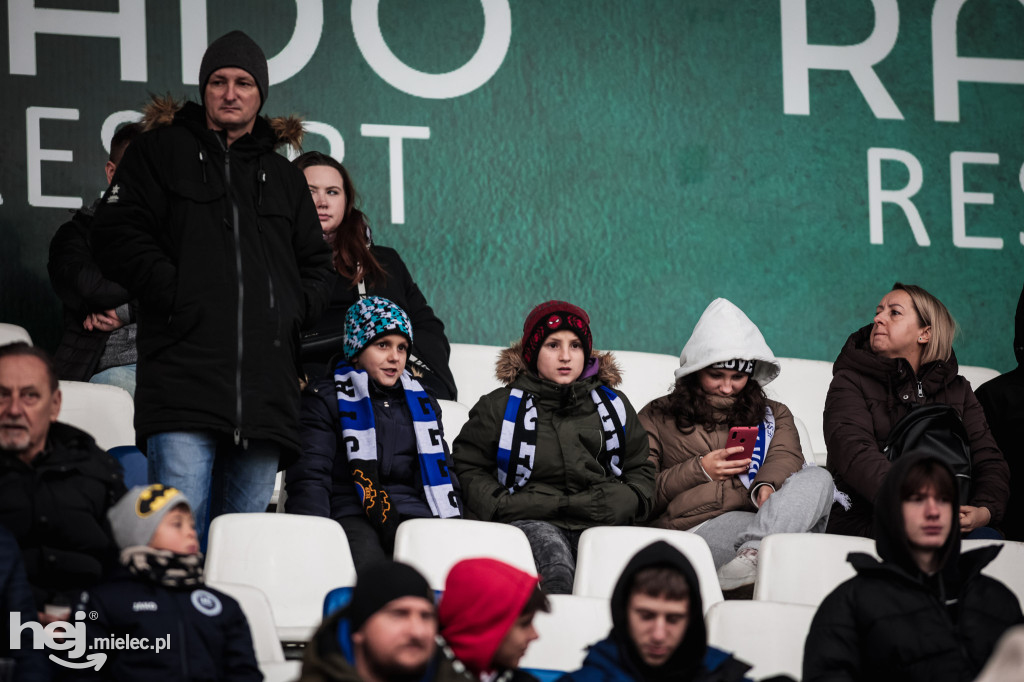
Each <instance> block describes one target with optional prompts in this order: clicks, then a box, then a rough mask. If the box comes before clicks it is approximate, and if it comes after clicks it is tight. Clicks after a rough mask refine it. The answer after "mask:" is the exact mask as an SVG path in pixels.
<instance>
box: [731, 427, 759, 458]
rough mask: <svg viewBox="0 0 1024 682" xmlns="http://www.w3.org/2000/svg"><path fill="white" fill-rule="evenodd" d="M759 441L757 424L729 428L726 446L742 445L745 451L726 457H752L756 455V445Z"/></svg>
mask: <svg viewBox="0 0 1024 682" xmlns="http://www.w3.org/2000/svg"><path fill="white" fill-rule="evenodd" d="M756 443H757V427H756V426H733V427H731V428H730V429H729V440H728V441H727V442H726V444H725V447H727V448H735V447H742V448H743V452H737V453H736V454H734V455H729V456H728V457H726V459H727V460H729V461H732V460H737V459H751V458H752V457H753V456H754V445H755V444H756Z"/></svg>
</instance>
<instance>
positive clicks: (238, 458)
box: [146, 431, 282, 552]
mask: <svg viewBox="0 0 1024 682" xmlns="http://www.w3.org/2000/svg"><path fill="white" fill-rule="evenodd" d="M146 445H147V450H148V452H147V465H148V469H149V482H150V483H163V484H164V485H167V486H172V487H174V488H177V489H178V490H180V491H181V492H183V493H185V497H187V498H188V501H189V503H190V504H191V505H192V513H193V514H194V515H195V521H196V533H197V535H198V536H199V544H200V546H201V548H202V551H203V552H205V551H206V536H207V531H208V530H209V527H210V521H212V520H213V519H214V518H216V517H218V516H220V515H221V514H230V513H236V512H262V511H266V509H267V505H268V504H270V498H271V496H272V495H273V494H274V479H275V477H276V476H277V464H278V460H279V459H280V456H281V450H282V448H281V446H280V445H278V444H277V443H274V442H273V441H269V440H249V441H243V442H242V444H239V445H235V442H234V439H233V438H232V437H231V436H228V435H226V434H220V433H215V432H213V431H168V432H166V433H158V434H156V435H155V436H150V437H149V440H148V441H147V442H146Z"/></svg>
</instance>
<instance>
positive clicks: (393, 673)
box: [300, 561, 454, 682]
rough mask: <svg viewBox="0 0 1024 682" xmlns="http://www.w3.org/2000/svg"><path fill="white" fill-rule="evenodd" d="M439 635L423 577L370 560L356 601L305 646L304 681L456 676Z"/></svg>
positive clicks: (362, 572) (326, 622) (358, 581)
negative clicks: (441, 648)
mask: <svg viewBox="0 0 1024 682" xmlns="http://www.w3.org/2000/svg"><path fill="white" fill-rule="evenodd" d="M436 635H437V609H436V608H435V607H434V593H433V591H431V589H430V586H429V585H427V581H426V580H425V579H424V578H423V576H422V575H420V574H419V573H418V572H417V571H416V569H414V568H412V567H411V566H407V565H406V564H401V563H398V562H395V561H381V562H377V563H374V564H370V565H368V566H366V567H364V568H363V569H362V570H360V571H359V572H358V575H357V577H356V586H355V588H354V589H353V590H352V600H351V601H350V602H349V603H348V605H347V606H345V607H344V608H342V609H339V610H338V611H337V612H335V613H334V614H333V615H331V616H328V617H327V618H326V619H325V620H324V623H323V625H322V626H320V629H319V630H317V632H316V634H315V635H313V639H311V640H310V642H309V644H308V645H307V646H306V650H305V654H304V657H303V661H302V677H301V678H300V682H320V681H326V680H363V681H364V682H398V681H399V680H403V681H405V680H433V679H436V678H438V677H442V678H445V679H454V677H453V676H452V675H451V671H452V668H451V665H452V662H451V661H449V660H448V659H447V658H445V657H444V656H437V655H436V654H437V646H436V643H435V637H436ZM442 669H443V670H444V671H445V672H444V674H439V673H440V671H441V670H442Z"/></svg>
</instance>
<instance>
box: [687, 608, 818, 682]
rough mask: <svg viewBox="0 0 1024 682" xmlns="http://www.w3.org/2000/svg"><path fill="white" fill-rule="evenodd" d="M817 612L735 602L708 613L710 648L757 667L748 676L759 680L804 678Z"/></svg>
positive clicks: (712, 609) (810, 609) (808, 609)
mask: <svg viewBox="0 0 1024 682" xmlns="http://www.w3.org/2000/svg"><path fill="white" fill-rule="evenodd" d="M816 611H817V609H816V608H815V607H813V606H807V605H805V604H780V603H777V602H768V601H747V600H744V599H734V600H730V601H723V602H719V603H717V604H715V605H714V606H712V607H711V610H710V611H709V612H708V615H707V618H705V621H706V622H707V628H708V644H710V645H711V646H714V647H718V648H719V649H722V650H723V651H728V652H729V653H731V654H733V655H734V656H736V658H738V659H740V660H741V661H744V662H745V663H749V664H750V665H752V666H754V667H753V668H752V669H751V670H750V671H749V672H748V673H747V676H748V677H750V678H752V679H755V680H758V679H762V678H765V677H771V676H774V675H789V676H790V677H792V678H793V679H795V680H799V679H800V676H801V675H802V674H803V660H804V641H805V640H806V639H807V633H808V632H809V631H810V629H811V621H812V620H813V619H814V613H815V612H816Z"/></svg>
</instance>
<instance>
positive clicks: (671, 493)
mask: <svg viewBox="0 0 1024 682" xmlns="http://www.w3.org/2000/svg"><path fill="white" fill-rule="evenodd" d="M679 365H680V366H679V369H677V370H676V371H675V376H676V385H675V389H674V390H673V391H672V393H670V394H669V395H667V396H664V397H662V398H658V399H657V400H655V401H653V402H651V403H650V404H649V405H647V406H646V407H644V409H643V410H641V411H640V415H639V417H640V422H641V423H642V424H643V426H644V428H645V429H647V432H648V434H649V436H650V445H651V459H652V460H653V461H654V462H655V465H656V466H657V468H658V473H657V478H656V479H655V494H656V502H655V520H654V525H655V526H659V527H662V528H674V529H678V530H692V531H693V532H695V533H697V534H698V535H700V536H701V537H703V538H704V539H705V540H706V541H707V543H708V545H709V546H710V547H711V553H712V556H713V557H714V560H715V566H717V567H718V569H719V570H718V577H719V580H720V582H721V583H722V589H723V590H732V589H736V588H739V587H743V586H746V585H750V584H752V583H753V582H754V578H755V577H756V575H757V549H758V547H759V545H760V543H761V538H763V537H764V536H765V535H768V534H769V533H802V532H808V531H813V532H823V531H824V530H825V524H826V523H827V522H828V514H829V509H830V508H831V504H832V493H833V485H832V477H831V476H830V475H829V473H828V472H827V471H826V470H825V469H823V468H820V467H815V466H810V467H807V468H802V467H803V466H804V458H803V455H802V454H801V449H800V436H799V435H798V433H797V430H796V425H795V423H794V421H793V415H792V413H791V412H790V411H789V408H787V407H786V406H785V405H783V404H782V403H779V402H776V401H774V400H769V399H768V398H767V397H766V396H765V394H764V389H763V386H764V385H765V384H767V383H768V382H770V381H772V380H773V379H774V378H775V377H777V376H778V375H779V370H780V366H779V362H778V360H776V359H775V355H774V354H772V351H771V349H770V348H769V347H768V344H767V343H765V341H764V337H763V336H762V335H761V332H760V331H759V330H758V328H757V327H756V326H755V325H754V323H753V322H751V321H750V319H749V318H748V317H747V316H746V315H744V314H743V311H742V310H740V309H739V308H737V307H736V306H735V305H733V304H732V303H730V302H729V301H727V300H725V299H724V298H718V299H715V300H714V301H712V302H711V305H709V306H708V307H707V309H706V310H705V311H704V314H703V315H701V317H700V320H699V321H698V322H697V326H696V327H694V329H693V333H692V334H691V335H690V340H689V341H687V342H686V346H684V347H683V352H682V354H681V355H680V356H679ZM737 426H756V427H758V434H757V443H756V445H755V447H754V454H753V456H752V457H748V458H744V459H733V460H730V459H728V458H729V456H730V455H737V454H740V453H742V452H743V448H742V447H728V448H727V447H726V442H727V440H728V438H729V432H730V430H731V427H737ZM783 484H785V485H783Z"/></svg>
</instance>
